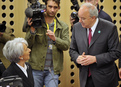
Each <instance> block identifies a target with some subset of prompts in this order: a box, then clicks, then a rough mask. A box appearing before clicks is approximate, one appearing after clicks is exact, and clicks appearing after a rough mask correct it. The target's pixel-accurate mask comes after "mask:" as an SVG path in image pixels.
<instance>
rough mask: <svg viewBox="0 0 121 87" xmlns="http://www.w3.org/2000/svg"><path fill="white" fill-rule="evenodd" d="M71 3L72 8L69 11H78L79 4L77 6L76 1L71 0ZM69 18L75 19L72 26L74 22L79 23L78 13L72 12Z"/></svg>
mask: <svg viewBox="0 0 121 87" xmlns="http://www.w3.org/2000/svg"><path fill="white" fill-rule="evenodd" d="M71 2H72V4H73V6H71V9H72V10H73V9H75V10H76V11H78V10H79V4H78V2H77V0H71ZM71 17H72V18H73V19H75V21H74V22H73V24H75V23H76V22H78V21H79V18H78V12H72V13H71Z"/></svg>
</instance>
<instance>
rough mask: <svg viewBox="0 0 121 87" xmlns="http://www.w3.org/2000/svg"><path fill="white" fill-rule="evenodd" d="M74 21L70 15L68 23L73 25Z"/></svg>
mask: <svg viewBox="0 0 121 87" xmlns="http://www.w3.org/2000/svg"><path fill="white" fill-rule="evenodd" d="M74 21H75V19H73V18H72V17H71V16H70V24H71V26H72V27H73V25H74V24H73V22H74Z"/></svg>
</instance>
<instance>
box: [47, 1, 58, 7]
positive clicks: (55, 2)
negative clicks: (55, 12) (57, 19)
mask: <svg viewBox="0 0 121 87" xmlns="http://www.w3.org/2000/svg"><path fill="white" fill-rule="evenodd" d="M48 1H49V0H45V5H47V2H48ZM52 1H54V2H55V3H57V4H58V6H60V0H52Z"/></svg>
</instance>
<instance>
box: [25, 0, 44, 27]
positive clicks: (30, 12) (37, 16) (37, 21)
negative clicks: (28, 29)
mask: <svg viewBox="0 0 121 87" xmlns="http://www.w3.org/2000/svg"><path fill="white" fill-rule="evenodd" d="M28 2H30V3H31V5H30V6H29V7H28V8H27V9H26V10H25V14H26V17H28V18H32V22H33V23H32V26H33V27H35V28H37V27H41V25H42V21H43V18H44V15H43V14H44V12H45V11H46V6H45V5H43V4H40V3H39V2H38V0H28Z"/></svg>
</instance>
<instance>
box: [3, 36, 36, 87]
mask: <svg viewBox="0 0 121 87" xmlns="http://www.w3.org/2000/svg"><path fill="white" fill-rule="evenodd" d="M27 46H28V43H27V41H26V40H25V39H24V38H15V39H14V40H10V41H8V42H7V43H6V44H5V46H4V48H3V55H4V56H5V57H6V59H8V60H9V61H10V62H11V64H10V66H9V67H8V68H7V69H6V70H5V71H4V72H3V74H2V76H3V77H6V76H11V75H18V76H19V77H21V78H22V81H23V86H24V87H34V81H33V75H32V68H31V66H30V65H29V63H27V62H26V61H28V60H29V58H30V57H29V54H30V52H31V50H30V49H29V48H27Z"/></svg>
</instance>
